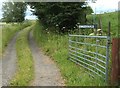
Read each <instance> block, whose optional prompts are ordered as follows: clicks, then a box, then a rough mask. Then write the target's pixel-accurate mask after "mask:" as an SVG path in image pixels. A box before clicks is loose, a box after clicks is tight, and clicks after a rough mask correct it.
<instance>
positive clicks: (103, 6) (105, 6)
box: [0, 0, 120, 19]
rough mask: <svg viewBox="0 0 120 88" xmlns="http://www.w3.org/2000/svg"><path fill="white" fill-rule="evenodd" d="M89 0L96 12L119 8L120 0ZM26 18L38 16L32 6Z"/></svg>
mask: <svg viewBox="0 0 120 88" xmlns="http://www.w3.org/2000/svg"><path fill="white" fill-rule="evenodd" d="M4 1H5V0H0V18H2V2H4ZM88 1H89V5H90V6H91V7H92V9H93V11H94V13H104V12H111V11H116V10H118V2H119V1H120V0H97V1H96V3H92V2H90V0H88ZM25 18H26V19H35V18H36V16H33V15H32V12H31V11H30V7H29V6H28V9H27V11H26V17H25Z"/></svg>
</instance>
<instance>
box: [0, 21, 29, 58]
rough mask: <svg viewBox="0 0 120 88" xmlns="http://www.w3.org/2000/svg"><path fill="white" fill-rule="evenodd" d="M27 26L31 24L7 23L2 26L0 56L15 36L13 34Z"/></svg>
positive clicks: (0, 29) (0, 31)
mask: <svg viewBox="0 0 120 88" xmlns="http://www.w3.org/2000/svg"><path fill="white" fill-rule="evenodd" d="M29 25H31V22H24V23H22V24H13V23H9V24H4V25H2V27H1V28H0V34H1V37H0V45H1V46H2V47H0V56H1V55H2V53H3V52H4V50H5V48H6V46H7V44H8V43H9V41H10V40H11V39H12V37H13V36H14V35H15V33H16V32H17V31H19V30H21V29H23V28H25V27H27V26H29Z"/></svg>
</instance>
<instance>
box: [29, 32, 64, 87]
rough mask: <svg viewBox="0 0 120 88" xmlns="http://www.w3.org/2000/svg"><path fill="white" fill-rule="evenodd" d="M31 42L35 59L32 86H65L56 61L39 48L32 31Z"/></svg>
mask: <svg viewBox="0 0 120 88" xmlns="http://www.w3.org/2000/svg"><path fill="white" fill-rule="evenodd" d="M29 44H30V48H31V51H32V55H33V60H34V65H35V66H34V69H35V79H34V80H33V82H32V83H31V86H64V81H63V79H62V77H61V74H60V71H59V69H58V68H57V66H56V65H55V63H54V62H53V61H52V60H51V59H50V58H49V57H47V56H46V55H44V54H43V52H42V51H41V50H40V49H39V47H38V46H37V44H36V43H35V41H34V39H33V35H32V31H31V32H30V34H29Z"/></svg>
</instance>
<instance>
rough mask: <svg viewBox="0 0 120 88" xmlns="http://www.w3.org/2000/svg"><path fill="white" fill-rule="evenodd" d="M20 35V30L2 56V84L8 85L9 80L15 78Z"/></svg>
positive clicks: (0, 59)
mask: <svg viewBox="0 0 120 88" xmlns="http://www.w3.org/2000/svg"><path fill="white" fill-rule="evenodd" d="M17 36H18V32H17V33H16V34H15V36H14V37H13V38H12V40H11V41H10V42H9V44H8V46H7V48H6V50H5V52H4V54H3V56H2V58H0V69H1V70H0V76H1V77H2V82H0V86H1V85H2V86H8V85H9V81H10V80H11V79H12V78H13V76H14V75H15V71H16V62H17V56H16V47H15V44H16V39H17Z"/></svg>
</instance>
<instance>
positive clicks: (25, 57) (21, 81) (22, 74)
mask: <svg viewBox="0 0 120 88" xmlns="http://www.w3.org/2000/svg"><path fill="white" fill-rule="evenodd" d="M30 28H31V27H27V28H25V29H24V30H23V31H21V32H20V34H19V36H18V38H17V42H16V49H17V58H18V62H17V64H18V69H17V72H16V75H15V77H14V79H12V81H11V83H10V85H11V86H28V84H29V83H30V81H31V80H32V79H33V77H34V75H33V74H34V70H33V59H32V54H31V51H30V48H29V44H28V39H27V38H28V33H29V31H30Z"/></svg>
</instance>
